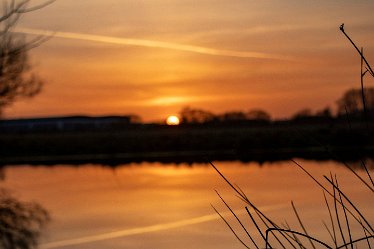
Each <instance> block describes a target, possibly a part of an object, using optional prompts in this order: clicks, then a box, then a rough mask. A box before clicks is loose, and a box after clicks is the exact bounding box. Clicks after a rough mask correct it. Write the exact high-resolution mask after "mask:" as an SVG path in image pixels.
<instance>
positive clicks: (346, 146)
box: [0, 118, 374, 164]
mask: <svg viewBox="0 0 374 249" xmlns="http://www.w3.org/2000/svg"><path fill="white" fill-rule="evenodd" d="M373 128H374V122H369V123H365V122H361V121H358V120H354V119H353V120H350V122H349V125H347V121H346V119H345V118H334V119H325V120H323V121H322V120H317V119H314V120H313V119H299V120H292V121H274V122H236V123H230V124H228V123H205V124H185V125H180V126H165V125H155V124H153V125H145V124H128V125H125V126H122V127H117V128H112V129H101V130H87V129H83V130H79V129H78V130H67V131H66V130H63V131H39V132H35V131H34V132H23V133H22V132H15V133H11V132H4V133H1V134H0V156H1V158H2V164H20V163H28V164H29V163H31V164H55V163H70V164H71V163H95V162H97V163H105V164H119V163H126V162H139V161H161V162H191V163H192V162H203V161H211V160H242V161H259V162H263V161H274V160H287V159H291V158H294V157H301V158H309V159H317V160H318V159H333V160H356V159H360V158H364V157H371V156H372V155H374V153H373V152H374V140H373V139H371V138H373V137H374V133H373V131H374V129H373ZM347 152H349V153H347Z"/></svg>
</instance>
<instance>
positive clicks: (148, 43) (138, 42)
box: [14, 28, 290, 60]
mask: <svg viewBox="0 0 374 249" xmlns="http://www.w3.org/2000/svg"><path fill="white" fill-rule="evenodd" d="M14 32H17V33H24V34H30V35H45V36H52V37H58V38H65V39H74V40H84V41H92V42H102V43H110V44H118V45H125V46H138V47H148V48H163V49H171V50H177V51H183V52H191V53H198V54H205V55H215V56H228V57H237V58H258V59H277V60H289V59H290V58H289V57H286V56H282V55H275V54H268V53H257V52H242V51H234V50H222V49H214V48H207V47H199V46H192V45H185V44H179V43H171V42H162V41H153V40H145V39H129V38H119V37H112V36H102V35H91V34H83V33H72V32H53V31H49V30H40V29H28V28H18V29H16V30H15V31H14Z"/></svg>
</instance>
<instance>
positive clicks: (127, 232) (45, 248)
mask: <svg viewBox="0 0 374 249" xmlns="http://www.w3.org/2000/svg"><path fill="white" fill-rule="evenodd" d="M282 207H285V205H276V206H268V207H263V208H261V210H262V211H270V210H277V209H280V208H282ZM235 213H236V214H243V213H246V210H239V211H238V210H237V211H235ZM221 215H222V216H229V215H231V213H230V212H224V213H221ZM218 219H220V217H219V216H218V215H217V214H216V213H214V214H209V215H204V216H200V217H195V218H191V219H185V220H180V221H176V222H170V223H163V224H157V225H151V226H146V227H137V228H129V229H124V230H120V231H115V232H109V233H103V234H97V235H91V236H85V237H80V238H75V239H67V240H61V241H55V242H48V243H45V244H41V245H40V246H39V248H41V249H51V248H60V247H67V246H72V245H80V244H85V243H91V242H96V241H102V240H109V239H115V238H120V237H127V236H131V235H137V234H146V233H151V232H160V231H163V230H168V229H174V228H179V227H184V226H189V225H195V224H200V223H205V222H209V221H213V220H218Z"/></svg>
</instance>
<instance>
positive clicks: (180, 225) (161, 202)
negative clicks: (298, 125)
mask: <svg viewBox="0 0 374 249" xmlns="http://www.w3.org/2000/svg"><path fill="white" fill-rule="evenodd" d="M297 161H298V162H299V163H300V164H301V165H303V166H304V167H305V168H306V169H308V170H309V171H310V172H311V173H312V174H313V175H314V176H316V177H318V179H321V180H322V175H323V174H327V175H329V174H330V172H333V173H334V174H337V176H338V179H339V183H340V186H342V189H343V190H344V191H345V192H346V193H347V194H348V195H349V196H350V197H352V200H353V201H354V202H355V203H356V204H358V207H359V208H360V209H361V210H362V211H363V213H364V214H365V215H366V217H367V218H368V219H369V220H370V221H371V222H372V221H373V220H374V212H373V207H374V198H373V194H372V193H370V192H369V190H368V189H366V188H364V187H363V184H361V182H359V180H358V179H357V178H355V177H353V175H352V173H351V172H349V171H348V170H347V169H346V168H344V167H343V166H342V165H341V164H340V163H337V162H333V161H325V162H315V161H305V160H297ZM215 165H216V166H217V167H218V168H219V169H220V170H221V171H222V172H223V173H224V175H225V176H226V177H228V178H229V179H231V180H232V182H234V183H236V184H237V185H239V186H240V187H241V188H242V189H243V191H244V192H245V193H246V194H247V196H248V197H249V198H250V199H251V200H252V201H253V202H254V203H255V204H256V205H257V206H258V207H259V208H260V209H262V210H263V211H264V212H265V213H266V214H268V216H269V217H270V218H273V219H274V220H275V221H277V222H284V220H287V221H288V222H289V223H290V224H295V226H297V220H296V218H295V217H294V214H293V211H292V208H291V205H290V201H291V200H293V201H294V203H295V204H296V206H297V208H298V211H299V213H300V215H301V217H302V218H303V220H305V224H306V226H307V228H308V230H309V232H310V234H313V235H316V236H317V237H319V238H321V239H324V240H326V241H329V239H328V236H326V234H327V232H326V230H325V228H324V227H323V225H322V220H325V221H326V222H327V221H328V220H329V216H328V212H327V211H326V206H325V204H324V199H323V195H322V191H321V189H320V188H319V187H318V186H317V185H316V184H315V183H314V182H313V181H312V180H311V179H310V178H309V177H308V176H307V175H306V174H305V173H303V172H302V171H301V170H300V169H299V168H297V167H296V166H295V165H294V164H293V163H292V162H276V163H265V164H262V165H259V164H257V163H243V162H216V163H215ZM358 172H359V174H360V175H362V176H365V174H364V172H363V171H358ZM4 173H5V179H4V180H3V181H0V186H3V187H5V188H7V189H8V190H10V191H12V194H13V195H14V196H16V197H17V198H18V199H20V200H23V201H35V202H37V203H39V204H41V205H42V206H43V207H44V208H46V209H47V210H48V211H49V213H50V215H51V218H52V220H51V222H50V223H49V224H48V225H47V227H46V229H45V230H44V232H43V236H42V239H41V242H40V248H72V249H75V248H80V249H88V248H90V249H96V248H112V249H116V248H131V249H132V248H134V249H135V248H136V249H141V248H147V249H149V248H157V249H169V248H173V249H175V248H178V249H185V248H186V249H187V248H188V249H191V248H204V249H213V248H215V249H221V248H222V249H223V248H233V249H236V248H243V246H242V245H241V244H240V243H239V242H238V241H237V240H236V239H235V237H234V236H233V235H232V233H231V232H230V231H229V229H228V228H227V226H226V225H225V224H224V222H223V221H222V220H221V219H220V218H219V216H218V215H217V214H215V212H214V210H213V209H212V207H211V204H212V205H214V206H215V207H216V208H217V209H218V210H219V211H220V212H222V214H223V215H226V214H227V209H226V208H225V206H224V205H223V203H222V202H221V201H220V199H219V197H218V196H217V194H216V193H215V190H217V191H218V192H219V193H220V194H221V195H222V196H223V198H224V199H225V200H226V201H227V202H228V203H230V205H231V206H232V208H233V209H234V210H236V211H237V212H238V213H239V216H240V217H241V219H242V220H243V221H245V222H246V223H249V218H248V215H246V214H245V213H244V212H243V210H244V207H245V204H244V203H243V202H242V201H241V200H240V199H238V198H237V197H236V196H235V193H234V192H233V191H232V190H231V189H230V188H229V187H228V185H227V184H226V183H225V182H224V180H223V179H222V178H220V176H219V175H218V174H217V172H215V171H214V169H213V168H212V167H210V166H209V165H207V164H194V165H192V166H189V165H184V164H180V165H175V164H159V163H141V164H129V165H124V166H119V167H116V168H110V167H105V166H100V165H81V166H79V167H78V166H72V165H56V166H53V167H50V166H49V167H47V166H38V167H32V166H28V165H19V166H9V167H5V172H4ZM225 217H227V218H228V219H229V220H230V221H231V222H232V223H233V224H235V222H234V220H233V219H231V216H230V215H228V214H227V216H225ZM358 230H360V229H358V228H357V232H358ZM355 232H356V231H355ZM244 240H245V241H248V239H246V238H245V239H244Z"/></svg>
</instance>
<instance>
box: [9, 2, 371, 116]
mask: <svg viewBox="0 0 374 249" xmlns="http://www.w3.org/2000/svg"><path fill="white" fill-rule="evenodd" d="M31 2H33V3H35V4H36V3H38V2H41V1H40V0H39V1H36V0H34V1H31ZM373 9H374V2H373V1H369V0H366V1H364V0H350V1H344V3H342V1H338V0H336V1H332V0H331V1H325V0H324V1H322V0H317V1H312V2H311V1H304V0H256V1H252V0H237V1H227V0H225V1H224V0H215V1H213V0H204V1H193V0H142V1H139V0H136V1H135V0H131V1H130V0H109V1H98V0H89V1H88V0H86V1H72V0H57V1H56V2H55V3H54V4H52V5H51V6H48V7H47V8H44V9H42V10H40V11H38V12H34V13H29V14H27V15H26V16H24V17H23V19H22V20H21V21H20V23H18V26H17V27H18V31H19V32H24V33H28V34H27V37H30V38H31V37H32V34H38V33H40V32H41V30H42V31H47V34H48V31H49V32H55V37H54V38H52V39H51V40H49V41H48V42H47V43H45V44H43V45H42V46H40V47H38V48H36V49H34V50H32V51H31V53H30V54H31V57H30V58H31V62H32V65H33V68H34V71H35V72H37V73H38V74H39V76H40V77H41V78H43V79H44V81H45V86H44V89H43V91H42V93H41V94H39V95H37V96H36V97H35V98H33V99H28V100H21V101H18V102H16V103H15V104H13V105H12V106H10V107H8V108H7V109H6V110H5V115H6V117H8V118H15V117H35V116H38V117H39V116H51V115H53V116H56V115H71V114H87V115H112V114H116V115H117V114H118V115H122V114H124V115H125V114H129V113H135V114H138V115H140V116H141V117H142V118H143V120H145V121H151V120H160V119H164V118H165V117H166V116H167V115H170V114H177V113H178V112H179V110H180V109H181V108H182V107H184V106H191V107H196V108H203V109H206V110H210V111H213V112H215V113H219V112H224V111H231V110H249V109H253V108H263V109H265V110H267V111H268V112H269V113H270V114H271V115H272V116H273V117H278V118H279V117H286V116H289V115H292V114H293V113H295V112H296V111H297V110H300V109H302V108H305V107H310V108H312V109H313V110H316V109H321V108H323V107H325V106H334V103H335V101H336V100H337V99H338V98H339V97H340V96H341V94H342V93H343V92H344V91H346V90H347V89H349V88H352V87H359V66H360V65H359V62H360V61H359V58H358V57H357V55H356V54H355V51H354V50H353V48H352V47H351V45H350V44H349V43H348V42H347V40H346V39H345V38H344V37H343V35H342V34H341V33H340V31H339V25H340V24H341V23H342V22H344V23H345V24H346V30H347V32H348V33H349V34H350V35H351V36H352V37H353V38H354V40H355V41H357V43H358V44H359V45H361V46H364V47H365V51H366V55H367V57H368V59H369V62H370V61H374V16H373V14H372V10H373ZM49 34H50V33H49ZM371 58H372V59H371ZM373 83H374V82H373V80H368V81H367V84H368V85H371V86H372V85H373Z"/></svg>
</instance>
